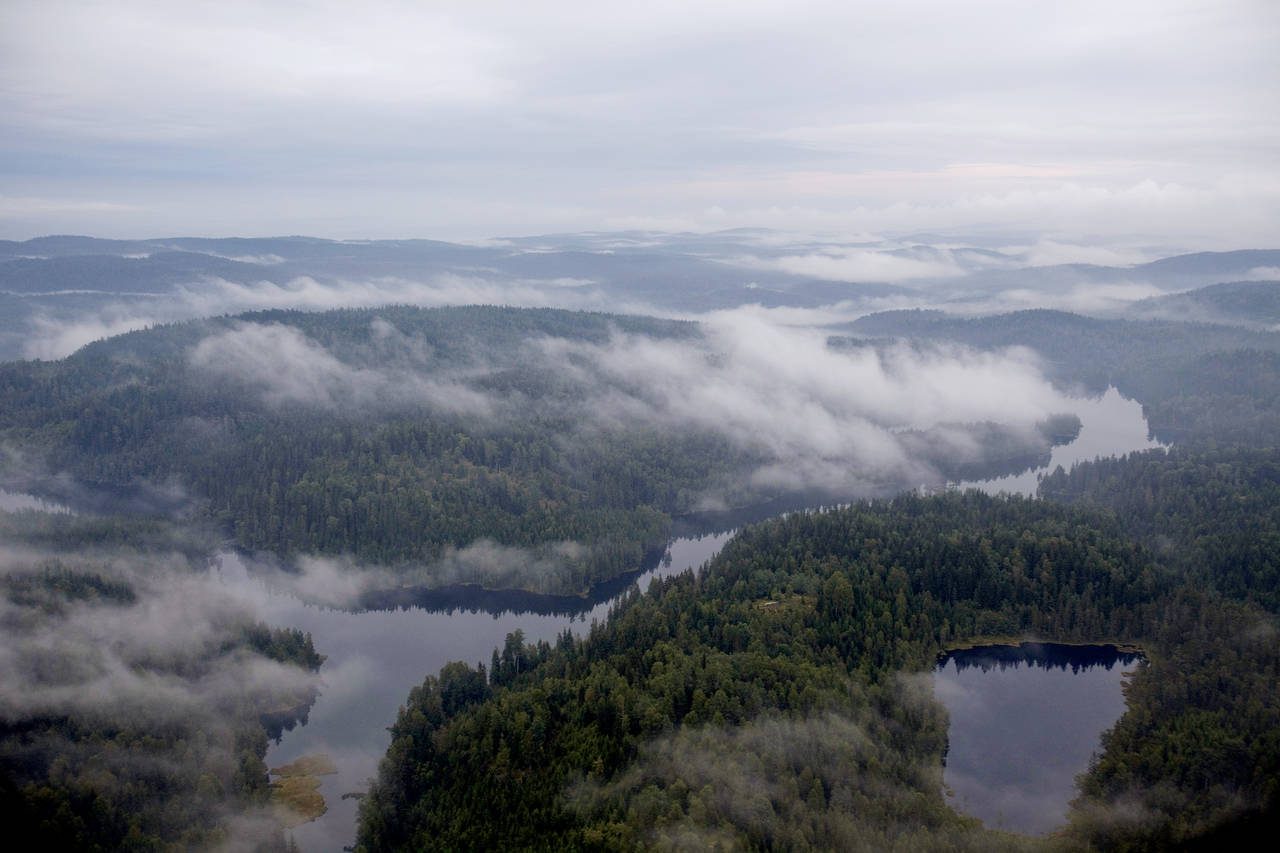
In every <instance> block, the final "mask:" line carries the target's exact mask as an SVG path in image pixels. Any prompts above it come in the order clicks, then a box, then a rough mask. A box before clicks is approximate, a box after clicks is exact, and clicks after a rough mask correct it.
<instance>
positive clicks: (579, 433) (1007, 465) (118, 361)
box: [0, 307, 1079, 594]
mask: <svg viewBox="0 0 1280 853" xmlns="http://www.w3.org/2000/svg"><path fill="white" fill-rule="evenodd" d="M806 340H808V339H806ZM812 341H813V342H814V343H815V344H816V345H817V346H819V347H820V346H821V339H820V338H818V337H816V336H813V338H812ZM717 347H719V344H718V343H717V342H716V339H713V338H711V337H709V336H708V334H707V333H706V330H705V329H704V328H703V327H701V326H699V325H697V324H693V323H687V322H677V321H669V320H660V319H654V318H645V317H622V316H615V315H606V314H593V313H581V312H570V311H560V310H553V309H516V308H496V307H467V308H443V309H423V308H415V307H393V308H381V309H358V310H357V309H346V310H337V311H329V312H324V313H302V312H293V311H269V312H259V313H252V314H244V315H239V316H236V317H221V318H215V319H210V320H201V321H192V322H187V323H181V324H174V325H166V326H160V327H157V328H153V329H148V330H144V331H137V332H131V333H128V334H125V335H121V336H119V337H116V338H111V339H107V340H103V341H98V342H96V343H93V344H90V345H88V346H86V347H84V348H83V349H81V350H80V351H78V352H76V353H75V354H73V355H72V356H70V357H68V358H66V359H64V360H61V361H56V362H15V363H8V364H3V365H0V440H3V441H4V442H5V445H6V446H7V447H8V448H10V449H11V450H12V451H14V453H13V454H11V455H10V456H9V457H7V458H6V459H5V460H4V465H5V466H6V467H7V470H5V471H3V472H0V473H2V474H3V475H4V476H6V481H7V482H8V483H9V484H10V487H15V486H16V487H18V488H21V489H23V490H25V491H35V492H38V493H41V494H44V495H45V496H48V497H50V498H54V499H59V500H64V501H68V502H72V503H78V504H79V505H90V506H98V505H101V504H103V503H106V504H108V505H110V504H113V503H114V504H117V507H116V508H117V509H118V508H119V506H118V505H119V504H120V503H121V502H122V501H123V499H124V498H125V497H128V498H129V501H130V502H132V503H136V504H140V505H142V506H144V507H145V506H146V505H147V504H148V501H150V503H152V504H154V505H155V506H156V507H157V508H162V507H167V508H169V509H172V508H173V507H174V506H175V505H178V504H180V503H181V502H182V499H183V498H184V497H185V499H186V500H187V501H188V503H189V505H190V506H191V507H194V508H195V509H196V510H197V511H199V512H201V513H204V514H207V515H209V516H211V517H212V518H214V519H216V520H217V521H219V522H221V523H223V524H225V526H226V527H227V529H228V531H229V532H230V534H231V535H232V536H233V537H234V540H235V542H236V543H237V544H238V545H240V546H242V547H244V548H249V549H255V550H269V551H273V552H277V553H281V554H285V555H296V554H303V553H307V554H328V555H342V556H344V557H349V558H351V559H352V560H353V561H354V562H358V563H365V564H378V565H382V566H394V567H397V568H399V569H405V568H406V567H412V568H413V571H416V572H426V573H427V574H428V575H429V577H425V578H424V577H415V578H412V579H410V578H408V577H407V576H406V575H405V573H404V572H401V577H400V582H403V583H414V584H426V585H437V584H441V583H453V582H476V583H482V584H484V585H486V586H490V587H520V588H524V589H526V590H530V591H534V592H555V593H573V594H577V593H581V592H583V591H585V590H586V589H588V588H589V587H590V586H592V584H594V583H596V582H599V581H601V580H604V579H607V578H613V577H616V576H617V575H619V574H621V573H622V572H625V571H628V570H633V569H636V568H638V567H639V566H640V565H641V563H642V561H643V559H644V557H645V555H646V554H647V553H652V552H653V551H655V550H656V549H658V548H660V547H661V546H662V545H663V544H664V543H665V542H666V540H667V538H668V534H669V529H670V524H671V519H672V517H673V516H675V515H677V514H685V513H689V512H691V511H694V510H698V509H703V508H706V507H708V506H711V507H716V508H724V507H726V506H727V507H729V508H733V507H735V506H744V505H749V504H752V503H762V502H765V501H768V500H775V499H782V498H785V497H786V496H787V495H788V494H789V492H788V490H790V493H794V492H798V491H800V490H801V489H804V488H805V487H807V486H808V485H809V479H806V478H811V479H813V480H818V481H820V482H818V485H817V486H815V487H814V488H827V489H833V490H834V489H837V488H852V486H850V485H849V484H855V485H857V486H858V487H859V488H862V489H864V490H871V489H874V488H881V489H890V488H893V489H895V490H896V488H901V487H902V486H903V485H905V484H907V483H908V482H909V483H910V484H911V485H918V484H919V482H921V479H914V480H907V479H905V477H906V476H907V474H906V473H904V471H905V470H906V468H908V467H909V469H910V476H911V477H913V478H925V479H929V480H931V481H935V482H940V481H941V480H942V479H943V478H949V479H957V478H959V477H983V476H995V475H999V474H1005V473H1014V472H1017V471H1020V470H1024V469H1025V468H1027V467H1029V466H1033V465H1037V464H1044V462H1046V461H1047V459H1048V456H1049V447H1050V445H1051V443H1053V442H1061V441H1065V440H1070V438H1072V437H1074V435H1075V433H1076V431H1077V430H1078V428H1079V421H1078V420H1077V419H1076V418H1075V417H1074V416H1065V417H1051V418H1048V419H1045V420H1044V421H1042V422H1041V423H1040V424H1039V425H1038V427H1039V428H1038V429H1028V428H1027V427H1030V426H1031V425H1023V426H1022V427H1009V426H1005V425H1002V424H999V423H994V422H989V421H983V422H977V423H967V424H959V423H941V424H937V425H935V426H934V427H932V428H930V429H914V430H913V429H905V428H898V427H899V426H900V425H899V424H897V423H894V422H891V421H888V422H886V421H880V420H876V418H877V417H880V416H879V415H877V414H876V412H875V407H874V406H868V405H866V401H865V400H863V399H862V398H860V397H859V396H858V395H856V394H852V393H842V394H840V395H839V396H840V399H839V400H838V401H836V402H834V403H826V402H824V403H823V405H828V406H834V407H835V408H836V409H838V410H839V411H840V412H843V414H841V415H840V416H839V417H840V418H842V419H843V420H842V422H841V426H840V428H841V429H848V430H850V431H853V430H862V431H863V432H866V431H868V430H872V431H879V435H877V436H876V439H877V441H879V442H880V445H879V449H878V450H877V452H881V451H883V449H884V448H883V445H885V444H892V445H895V446H896V452H897V453H898V454H899V456H900V457H901V458H902V460H903V461H902V463H901V465H902V466H903V468H902V469H901V470H890V469H889V468H888V467H882V466H880V465H879V463H878V461H877V460H876V459H875V458H872V457H873V456H874V455H875V454H872V453H871V452H870V451H868V452H867V453H865V454H864V453H863V452H862V450H861V449H860V445H859V442H856V441H849V442H844V443H841V445H840V446H835V445H833V446H832V448H831V449H828V450H826V451H825V454H826V455H824V456H822V457H821V459H816V458H800V459H797V456H800V457H803V456H804V454H806V453H807V454H809V456H811V457H813V456H817V454H818V451H810V450H808V448H809V446H810V445H809V444H807V443H806V442H808V441H809V439H808V438H807V437H806V430H807V429H808V425H807V424H792V425H790V426H784V427H779V428H778V429H779V430H785V429H789V430H790V433H788V434H786V435H785V436H781V437H779V436H774V437H772V438H770V440H768V441H766V440H762V439H761V438H760V437H759V436H758V435H757V433H759V432H760V431H768V430H772V429H773V428H772V427H766V424H767V423H768V422H770V421H771V418H767V417H765V415H764V414H763V413H756V414H753V415H750V416H749V417H748V418H747V421H748V422H749V423H748V424H747V425H745V426H744V425H743V424H742V423H737V422H736V421H734V419H735V418H738V419H739V420H740V419H741V418H740V413H739V411H738V409H740V408H742V406H737V407H735V402H736V401H738V400H741V399H742V397H741V394H742V392H741V391H740V386H742V385H743V384H748V385H749V384H750V383H751V381H752V376H751V375H750V373H749V371H751V370H758V366H753V362H752V361H751V358H754V357H756V355H757V354H754V351H753V354H752V355H750V356H749V357H747V358H746V359H736V360H735V359H734V357H733V356H732V355H726V354H725V351H724V350H723V349H719V348H717ZM731 352H732V351H731ZM830 354H831V357H832V358H836V359H846V358H847V359H849V362H850V364H855V363H856V364H858V365H861V366H862V367H864V368H866V370H868V371H882V370H883V371H892V370H893V369H894V365H893V364H888V365H886V364H885V363H877V362H876V359H878V358H881V356H880V355H878V354H877V353H875V352H867V353H848V354H846V353H837V352H835V351H834V350H832V351H830ZM824 356H825V354H824ZM820 357H821V356H820ZM904 357H906V356H904ZM649 364H653V365H654V366H655V370H649V369H647V368H646V367H645V366H646V365H649ZM637 365H638V366H637ZM655 372H656V375H654V374H655ZM768 376H769V377H770V378H769V379H768V380H767V381H768V382H769V383H772V384H769V385H767V386H766V387H761V386H760V384H759V383H757V384H756V385H755V386H752V387H751V390H750V391H749V393H751V394H755V395H756V396H757V397H758V398H759V399H756V398H750V399H748V400H747V402H745V403H744V404H743V405H744V406H746V407H748V408H749V409H750V410H751V411H753V412H754V411H756V409H755V408H751V407H756V408H760V407H767V406H768V405H770V404H771V403H772V402H773V400H774V399H776V397H777V396H778V394H779V393H782V392H786V391H788V390H789V387H790V385H791V383H792V382H793V381H794V377H791V376H787V375H784V374H783V373H782V372H778V371H775V372H774V373H770V374H768ZM705 377H709V379H708V380H707V381H705V382H704V381H703V379H704V378H705ZM668 385H670V386H672V387H668ZM823 387H834V386H833V385H832V384H831V383H830V382H827V384H826V386H823ZM804 390H805V389H804V388H801V389H800V391H801V392H803V391H804ZM824 393H825V392H824ZM708 394H710V395H713V396H715V395H718V398H717V399H716V400H713V401H712V402H713V403H714V404H715V406H716V407H713V408H712V409H710V410H708V411H710V412H712V413H714V412H719V413H722V414H723V417H722V418H719V419H717V418H716V417H713V416H711V415H708V413H707V412H704V411H702V410H700V408H699V401H700V398H701V397H702V396H704V395H708ZM725 398H732V399H725ZM799 404H803V405H815V404H813V403H811V402H806V401H804V400H801V401H800V403H798V405H799ZM859 406H862V407H863V408H862V409H858V407H859ZM819 415H820V417H823V418H826V417H828V416H830V412H828V411H826V410H822V411H820V412H819ZM885 417H892V415H888V416H885ZM726 420H727V421H731V423H729V424H728V425H727V426H726V425H725V424H724V423H723V421H726ZM785 423H787V424H790V423H791V422H789V421H788V422H785ZM797 447H798V448H800V449H799V450H797V449H796V448H797ZM846 448H849V449H846ZM780 454H789V455H788V456H786V457H785V458H784V456H782V455H780ZM887 455H889V456H893V453H892V452H891V453H888V454H887ZM806 466H807V467H806ZM766 468H769V469H770V470H769V471H766V474H765V476H762V477H757V476H756V474H757V473H758V472H759V471H761V470H762V469H766ZM843 494H844V495H845V496H844V497H843V498H842V499H846V500H847V499H848V497H847V493H843ZM473 545H474V546H476V548H475V549H473V550H470V551H468V550H467V549H468V548H471V546H473ZM504 549H505V550H504ZM513 549H525V550H524V551H522V552H520V553H518V554H517V553H515V551H514V550H513ZM473 557H474V559H473ZM531 567H537V570H536V571H531Z"/></svg>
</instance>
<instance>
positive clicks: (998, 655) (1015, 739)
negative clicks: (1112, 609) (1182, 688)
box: [933, 643, 1141, 835]
mask: <svg viewBox="0 0 1280 853" xmlns="http://www.w3.org/2000/svg"><path fill="white" fill-rule="evenodd" d="M1140 660H1141V658H1140V656H1139V655H1137V654H1132V653H1125V652H1122V651H1120V650H1118V649H1117V648H1116V647H1115V646H1067V645H1059V644H1055V643H1034V644H1033V643H1023V644H1022V645H1021V646H981V647H978V648H973V649H964V650H959V651H953V652H949V653H948V654H947V656H946V658H945V659H944V660H943V661H942V662H941V663H940V664H939V666H938V668H937V669H936V670H935V671H934V681H933V689H934V695H935V696H936V697H937V698H938V700H939V701H941V702H942V704H943V705H945V706H946V708H947V711H948V713H949V714H950V717H951V725H950V728H949V729H948V747H947V758H946V764H945V767H944V768H943V776H942V778H943V785H944V788H945V790H946V791H947V794H948V797H949V798H950V800H949V802H950V803H951V805H952V807H954V808H955V809H956V810H957V811H961V812H963V813H965V814H968V815H972V816H973V817H976V818H979V819H981V820H982V822H983V823H984V824H985V825H986V826H987V828H989V829H1003V830H1008V831H1010V832H1020V833H1024V834H1027V835H1044V834H1046V833H1048V832H1050V831H1052V830H1053V829H1055V828H1057V827H1058V826H1060V825H1061V824H1062V823H1063V822H1064V821H1065V820H1066V813H1067V804H1068V803H1069V801H1070V800H1071V799H1072V798H1073V797H1074V796H1075V777H1076V776H1077V775H1078V774H1080V773H1082V772H1084V771H1085V770H1086V769H1088V766H1089V759H1090V757H1091V756H1092V755H1093V754H1094V753H1095V752H1097V751H1098V749H1099V747H1100V742H1099V736H1100V735H1101V734H1102V732H1103V731H1104V730H1106V729H1108V728H1110V727H1111V726H1112V725H1114V724H1115V721H1116V720H1118V719H1119V718H1120V715H1121V714H1123V713H1124V708H1125V700H1124V692H1123V689H1122V688H1123V685H1124V681H1125V678H1126V676H1127V674H1128V672H1129V670H1131V669H1133V668H1134V667H1135V666H1137V665H1138V663H1139V661H1140Z"/></svg>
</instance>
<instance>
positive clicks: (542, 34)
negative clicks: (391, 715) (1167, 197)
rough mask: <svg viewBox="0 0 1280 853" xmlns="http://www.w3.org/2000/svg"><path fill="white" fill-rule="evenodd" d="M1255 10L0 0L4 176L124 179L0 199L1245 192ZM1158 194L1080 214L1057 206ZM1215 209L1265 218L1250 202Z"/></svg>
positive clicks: (810, 199)
mask: <svg viewBox="0 0 1280 853" xmlns="http://www.w3.org/2000/svg"><path fill="white" fill-rule="evenodd" d="M1278 29H1280V16H1278V15H1277V14H1276V13H1275V9H1274V7H1273V4H1269V3H1268V2H1266V0H1223V2H1219V3H1213V4H1205V3H1200V2H1197V1H1196V0H1141V2H1134V3H1129V4H1125V6H1124V7H1123V9H1118V8H1117V7H1116V5H1115V4H1114V3H1104V2H1102V0H1084V2H1081V3H1077V4H1073V6H1072V7H1071V10H1070V12H1069V13H1067V12H1064V11H1063V9H1061V8H1059V7H1057V6H1052V5H1050V6H1044V5H1041V4H1025V3H1017V2H1012V0H975V2H973V3H970V4H967V5H966V7H965V10H964V12H963V13H960V12H959V11H958V10H957V9H956V7H955V5H954V4H952V3H946V2H942V0H919V2H911V3H905V4H880V5H874V4H867V3H837V2H825V1H824V0H810V1H809V2H804V3H801V4H800V5H799V6H798V7H797V4H795V3H780V2H750V3H732V4H728V3H704V4H696V8H690V4H676V3H660V4H656V5H655V4H649V5H648V6H646V7H645V9H644V11H643V13H642V14H641V13H639V12H638V11H637V10H635V9H631V8H627V7H626V6H625V5H623V4H600V5H599V7H598V8H594V7H593V8H591V9H584V8H582V5H581V4H579V3H569V2H567V0H558V2H549V3H544V4H539V5H538V7H537V8H536V9H535V8H533V7H530V6H528V4H518V3H510V2H483V3H474V4H456V3H450V4H443V5H442V4H431V5H430V7H429V8H428V7H423V6H421V5H416V4H408V3H402V2H396V0H383V2H376V3H373V4H372V6H371V7H370V11H369V12H368V13H367V14H360V15H355V14H353V13H352V11H351V9H350V7H349V6H346V5H343V4H339V3H333V2H328V1H327V0H317V2H308V3H305V4H304V5H303V7H301V10H300V9H299V8H295V7H279V6H278V5H273V4H269V3H263V2H260V1H259V2H255V1H254V0H228V2H222V3H206V2H200V3H184V4H172V3H169V4H165V3H159V2H149V0H139V2H134V3H130V4H125V6H124V7H121V5H120V4H111V3H104V2H86V3H74V4H72V3H65V2H52V3H50V2H32V0H12V2H8V3H5V4H3V7H2V8H0V79H3V80H6V81H11V82H9V83H8V85H6V86H3V87H0V116H3V119H0V121H2V122H3V130H4V134H3V138H4V139H5V140H6V142H5V145H4V153H5V155H6V158H5V159H6V162H8V163H10V164H12V168H11V176H12V177H14V179H15V186H13V187H12V189H11V190H10V191H11V192H12V193H13V194H14V196H15V197H21V198H32V199H57V198H89V199H97V198H101V199H110V200H111V202H110V203H111V204H114V205H124V206H127V207H130V208H134V209H133V210H132V211H131V212H130V213H129V215H128V216H122V215H120V212H119V211H116V210H113V209H106V208H102V209H92V208H89V209H81V210H70V209H69V210H52V209H51V210H45V211H43V212H41V211H34V210H33V211H31V212H30V213H29V214H28V215H20V216H17V217H4V220H5V221H4V223H3V224H4V226H5V228H6V230H8V231H9V232H10V233H15V234H16V233H18V232H19V231H22V232H24V233H26V232H30V233H31V234H32V235H33V234H34V233H36V231H37V230H38V229H44V230H45V231H54V232H60V233H65V232H66V231H68V230H70V229H71V228H72V227H73V226H74V227H75V228H78V229H79V230H88V231H93V232H95V233H107V232H111V233H121V232H126V231H127V232H132V233H133V235H134V236H136V235H137V232H138V230H139V229H142V230H150V231H153V232H160V231H163V232H166V233H173V232H174V231H175V230H176V231H185V232H188V233H190V232H199V233H211V232H217V233H233V232H239V233H246V232H250V233H296V232H297V230H298V229H299V228H300V227H301V228H302V230H304V231H309V232H310V233H318V234H324V235H331V236H351V237H365V236H369V234H370V233H371V232H377V233H381V234H385V235H388V236H399V235H408V234H417V235H424V234H427V233H430V234H433V235H442V234H444V235H448V236H468V237H488V236H492V235H494V234H495V233H531V232H539V231H545V230H548V229H552V228H578V229H581V228H594V227H599V223H601V222H608V221H616V222H622V221H646V222H667V223H687V224H689V225H691V226H692V227H697V228H706V227H723V226H724V225H732V224H740V223H742V220H744V219H745V218H746V217H745V212H747V211H750V212H752V213H753V214H754V215H760V216H763V215H764V214H766V213H768V212H772V213H771V215H769V216H768V221H767V224H769V225H772V226H784V227H785V226H787V225H788V223H789V222H790V221H794V220H791V219H790V217H789V214H788V210H789V209H790V208H792V207H793V206H794V207H796V208H799V209H804V208H809V207H814V208H822V207H825V206H828V205H830V206H831V207H834V208H838V211H837V212H840V213H842V214H843V215H845V216H846V218H849V219H852V218H853V217H854V214H856V213H857V211H859V210H865V211H877V210H878V211H885V212H887V213H888V214H890V215H892V214H893V213H894V209H893V208H894V205H895V204H896V203H898V202H902V203H904V204H907V205H909V206H913V207H917V208H919V209H920V210H921V211H922V212H924V213H926V214H928V213H932V214H935V215H938V216H941V215H942V214H945V213H947V212H948V211H955V210H957V209H960V208H963V207H964V204H965V203H967V202H969V201H972V200H973V199H976V198H981V197H983V196H988V195H990V196H995V197H999V196H1003V195H1006V194H1008V193H1011V192H1016V191H1020V190H1024V189H1028V188H1030V189H1032V190H1033V191H1035V190H1039V189H1042V188H1044V187H1046V186H1050V187H1052V186H1056V185H1057V184H1058V183H1059V182H1062V181H1067V182H1073V183H1075V184H1077V185H1079V186H1086V187H1092V188H1096V189H1100V190H1102V191H1105V192H1120V191H1122V190H1123V188H1124V187H1127V186H1133V185H1137V184H1140V183H1142V182H1145V181H1152V182H1154V183H1156V184H1157V185H1160V186H1165V185H1169V184H1177V185H1180V186H1186V187H1191V188H1203V187H1212V186H1214V185H1215V184H1216V183H1217V182H1218V181H1220V180H1222V179H1223V178H1224V177H1227V176H1230V175H1237V176H1242V178H1243V181H1242V184H1245V186H1243V187H1242V188H1241V194H1242V196H1243V197H1244V200H1245V202H1246V203H1245V205H1244V206H1245V207H1247V208H1251V209H1252V208H1255V207H1256V206H1257V205H1256V204H1255V202H1257V201H1259V200H1263V201H1265V199H1266V198H1267V197H1268V195H1269V194H1270V191H1269V190H1267V189H1266V188H1265V187H1264V186H1263V185H1262V184H1263V182H1261V181H1258V180H1252V179H1255V178H1266V177H1267V176H1268V175H1272V174H1274V172H1275V167H1276V164H1277V161H1276V156H1277V155H1276V150H1277V146H1276V145H1275V142H1276V139H1277V134H1278V133H1280V128H1278V126H1277V122H1276V119H1275V116H1274V110H1271V109H1268V107H1270V106H1271V102H1272V100H1274V90H1275V84H1276V80H1277V77H1276V68H1275V63H1274V61H1273V59H1272V56H1271V53H1272V46H1273V45H1274V43H1275V41H1276V36H1277V30H1278ZM624 34H625V35H624ZM673 34H674V37H673ZM974 44H982V45H983V46H984V49H983V50H979V51H975V50H973V49H971V46H972V45H974ZM761 56H769V57H773V58H775V60H776V61H773V62H768V63H761V62H760V61H759V58H760V57H761ZM884 80H892V81H893V85H892V86H885V85H883V82H882V81H884ZM1221 201H1223V202H1226V201H1228V200H1226V199H1222V200H1221ZM1237 206H1238V205H1237ZM1268 209H1269V210H1271V211H1272V212H1273V213H1274V209H1275V208H1274V204H1271V203H1270V202H1268ZM1206 210H1208V209H1207V208H1206V207H1205V206H1203V205H1201V207H1200V211H1201V213H1200V216H1199V217H1198V219H1197V220H1196V222H1198V225H1197V226H1196V227H1195V230H1194V231H1192V232H1191V233H1192V234H1194V236H1196V237H1198V238H1199V239H1201V240H1206V241H1208V240H1211V241H1215V242H1217V243H1219V244H1227V243H1235V242H1237V241H1239V240H1240V239H1242V238H1241V237H1238V236H1235V234H1238V233H1239V232H1235V233H1233V231H1232V228H1233V226H1234V225H1235V224H1236V223H1235V222H1220V221H1219V220H1217V219H1216V218H1215V214H1218V213H1225V214H1230V213H1231V211H1232V206H1231V205H1230V204H1227V203H1223V204H1219V205H1216V206H1215V208H1214V209H1213V210H1212V211H1211V212H1207V213H1206ZM826 212H828V213H830V212H832V210H831V209H830V208H828V210H827V211H826ZM989 213H990V216H989V217H988V218H986V219H983V220H982V222H983V224H987V225H990V224H995V225H998V226H1000V227H1011V226H1012V227H1052V223H1053V222H1054V221H1055V217H1054V213H1055V211H1054V209H1053V207H1052V206H1051V205H1045V206H1043V207H1039V208H1037V214H1038V218H1032V219H1028V218H1027V217H1025V216H1019V214H1018V213H1017V212H1016V211H999V210H990V211H989ZM868 219H870V217H868ZM1163 221H1164V220H1163V219H1160V218H1157V219H1155V220H1153V221H1151V222H1150V223H1144V222H1143V220H1134V219H1132V218H1125V217H1122V216H1117V217H1115V218H1114V220H1113V219H1110V218H1104V219H1103V220H1100V221H1099V224H1098V225H1097V226H1095V228H1094V230H1093V231H1091V232H1088V233H1094V234H1097V233H1102V234H1104V235H1106V234H1107V233H1108V232H1109V231H1110V230H1111V229H1113V228H1120V229H1123V230H1126V231H1128V230H1132V229H1133V228H1134V225H1135V222H1136V223H1139V224H1149V225H1151V226H1152V227H1153V230H1154V226H1156V225H1158V224H1160V223H1161V222H1163ZM1239 221H1240V222H1244V223H1246V224H1247V223H1248V222H1250V221H1253V222H1255V225H1254V228H1253V230H1252V231H1251V232H1249V233H1251V234H1259V235H1265V230H1264V228H1263V223H1265V222H1269V221H1274V217H1273V218H1271V219H1264V220H1261V221H1258V220H1250V219H1249V218H1248V217H1241V218H1240V220H1239ZM949 224H952V225H957V224H961V225H963V224H972V221H971V220H969V219H966V220H964V221H963V222H951V223H949ZM1185 225H1186V226H1187V228H1188V229H1190V228H1191V226H1192V223H1191V222H1187V223H1185ZM872 227H873V228H874V227H878V226H872ZM908 227H910V226H908ZM928 227H936V226H935V225H933V224H930V225H929V226H928Z"/></svg>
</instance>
